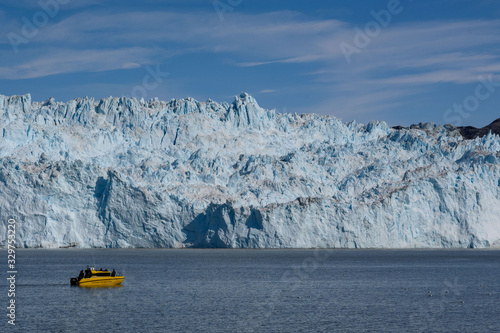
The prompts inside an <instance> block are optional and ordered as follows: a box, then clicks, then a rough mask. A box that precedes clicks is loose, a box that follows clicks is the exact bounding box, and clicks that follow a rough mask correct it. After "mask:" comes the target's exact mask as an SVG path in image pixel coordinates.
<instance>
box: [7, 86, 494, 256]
mask: <svg viewBox="0 0 500 333" xmlns="http://www.w3.org/2000/svg"><path fill="white" fill-rule="evenodd" d="M0 126H1V128H0V133H1V135H2V136H1V139H0V193H1V195H0V219H1V221H2V223H1V224H0V232H2V233H3V234H6V232H7V231H6V224H7V219H8V218H14V219H15V220H16V221H17V224H16V225H17V230H16V231H17V242H18V244H19V245H21V246H25V247H58V246H64V245H67V244H70V243H73V242H74V243H78V244H79V246H81V247H251V248H270V247H293V248H311V247H356V248H367V247H370V248H372V247H375V248H380V247H385V248H405V247H498V246H500V153H499V151H500V138H499V137H498V136H497V135H491V134H489V135H487V136H485V137H482V138H477V139H475V140H464V139H463V138H462V137H461V136H460V134H459V133H458V132H457V131H451V130H449V128H445V127H443V126H436V125H434V124H426V125H425V126H422V128H421V129H393V128H390V127H389V126H387V124H386V123H384V122H371V123H369V124H367V125H361V124H357V123H355V122H351V123H348V124H345V123H342V122H341V121H340V120H338V119H336V118H334V117H330V116H319V115H315V114H304V115H297V114H278V113H276V112H275V111H273V110H264V109H262V108H261V107H259V105H258V104H257V102H256V101H255V99H254V98H252V97H251V96H249V95H248V94H245V93H242V94H241V95H240V96H236V97H235V100H234V102H233V103H232V104H227V103H222V104H221V103H216V102H213V101H211V100H209V101H207V102H199V101H196V100H194V99H192V98H187V99H183V100H171V101H168V102H166V101H159V100H157V99H154V100H150V101H147V102H146V101H144V100H141V101H138V100H136V99H134V98H132V99H128V98H116V97H109V98H106V99H103V100H100V101H94V100H93V99H89V98H79V99H75V100H72V101H69V102H67V103H61V102H56V101H55V100H54V99H49V100H47V101H46V102H32V101H31V97H30V95H25V96H10V97H8V96H3V95H0ZM2 245H4V246H5V242H4V243H3V244H2Z"/></svg>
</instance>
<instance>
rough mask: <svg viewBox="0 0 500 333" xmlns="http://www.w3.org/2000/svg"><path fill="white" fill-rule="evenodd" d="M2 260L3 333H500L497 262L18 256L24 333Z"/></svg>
mask: <svg viewBox="0 0 500 333" xmlns="http://www.w3.org/2000/svg"><path fill="white" fill-rule="evenodd" d="M2 255H4V257H5V265H4V266H5V268H4V269H2V277H3V278H2V279H1V283H0V290H1V293H2V294H3V296H2V299H3V300H4V302H3V304H4V305H5V306H2V308H3V309H4V310H1V311H3V312H4V313H5V314H4V315H2V316H1V318H3V323H2V326H0V327H3V329H2V331H4V332H7V331H22V332H97V331H114V332H500V323H499V319H498V318H499V316H498V314H499V310H500V251H478V250H459V251H456V250H441V251H427V250H407V251H406V250H405V251H396V250H320V251H315V250H110V249H106V250H90V249H89V250H80V249H64V250H63V249H58V250H39V249H37V250H34V249H33V250H17V266H18V274H17V281H16V282H17V286H16V304H17V307H16V311H17V312H16V326H15V327H12V326H11V325H8V324H7V319H8V318H7V316H6V314H7V309H6V306H7V289H8V288H7V284H6V278H5V277H6V271H7V264H6V262H7V254H6V252H5V251H2ZM94 260H95V265H96V268H100V267H104V268H108V269H112V268H115V269H116V270H117V271H118V272H120V273H123V274H124V275H125V281H124V283H123V287H121V288H104V289H83V288H79V287H70V285H69V279H70V277H72V276H76V275H77V274H78V273H79V272H80V270H81V269H83V268H84V267H85V266H86V264H93V263H94ZM429 295H432V296H429Z"/></svg>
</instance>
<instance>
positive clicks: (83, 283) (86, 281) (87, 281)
mask: <svg viewBox="0 0 500 333" xmlns="http://www.w3.org/2000/svg"><path fill="white" fill-rule="evenodd" d="M124 279H125V277H124V276H92V277H90V278H83V279H81V280H80V281H78V286H79V287H85V288H102V287H116V286H119V285H121V283H122V282H123V280H124Z"/></svg>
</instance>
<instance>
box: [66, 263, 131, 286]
mask: <svg viewBox="0 0 500 333" xmlns="http://www.w3.org/2000/svg"><path fill="white" fill-rule="evenodd" d="M124 279H125V277H124V276H118V275H116V272H115V270H113V272H110V271H108V270H102V269H101V270H95V269H94V268H93V267H91V268H89V267H87V269H86V270H85V273H83V270H82V271H81V272H80V276H78V277H76V278H71V280H70V284H71V285H72V286H79V287H87V288H99V287H117V286H120V284H121V283H122V282H123V280H124Z"/></svg>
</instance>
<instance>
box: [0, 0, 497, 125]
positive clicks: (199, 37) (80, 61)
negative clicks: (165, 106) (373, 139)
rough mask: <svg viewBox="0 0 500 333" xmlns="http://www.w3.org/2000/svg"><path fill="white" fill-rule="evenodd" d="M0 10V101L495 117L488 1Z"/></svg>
mask: <svg viewBox="0 0 500 333" xmlns="http://www.w3.org/2000/svg"><path fill="white" fill-rule="evenodd" d="M44 4H45V5H44ZM0 5H1V7H0V20H1V22H2V25H1V27H0V34H1V35H2V38H1V39H0V59H1V60H2V61H1V63H0V94H4V95H14V94H25V93H28V92H29V93H31V95H32V98H33V100H38V101H43V100H46V99H48V98H49V97H54V98H56V99H57V100H60V101H67V100H70V99H73V98H76V97H83V96H92V97H94V98H96V99H100V98H103V97H107V96H134V97H145V98H146V99H150V98H153V97H159V98H160V99H164V100H170V99H172V98H184V97H188V96H190V97H194V98H196V99H198V100H207V99H208V98H211V99H212V100H216V101H228V102H231V101H232V100H233V98H234V97H233V96H234V95H237V94H239V93H240V92H242V91H244V92H248V93H250V94H252V95H253V96H254V97H255V98H256V99H257V101H258V102H259V104H260V105H261V106H262V107H265V108H269V109H273V108H274V109H276V110H277V111H278V112H297V113H310V112H315V113H319V114H328V115H333V116H336V117H338V118H341V119H342V120H344V121H351V120H356V121H357V122H361V123H367V122H368V121H371V120H385V121H387V122H388V123H389V124H390V125H396V124H402V125H409V124H412V123H418V122H427V121H433V122H435V123H438V124H444V123H453V124H455V125H473V126H484V125H487V124H488V123H490V122H491V121H493V120H494V119H496V118H499V117H500V112H499V111H500V108H499V105H500V52H499V51H500V20H499V19H498V18H500V2H499V1H494V0H478V1H465V0H434V1H430V0H429V1H424V0H400V1H398V0H390V1H294V0H287V1H281V0H266V1H261V0H252V1H250V0H216V1H213V0H203V1H201V0H200V1H197V0H193V1H181V0H173V1H155V0H145V1H141V2H139V1H127V0H122V1H106V0H101V1H98V0H83V1H77V0H73V1H71V0H41V1H28V0H18V1H15V2H14V1H5V0H0ZM374 13H375V15H374ZM377 17H378V20H377ZM33 27H34V28H35V30H33V29H30V28H33ZM370 29H371V30H370ZM152 73H153V74H152ZM154 73H156V74H154ZM167 73H168V74H167Z"/></svg>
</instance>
